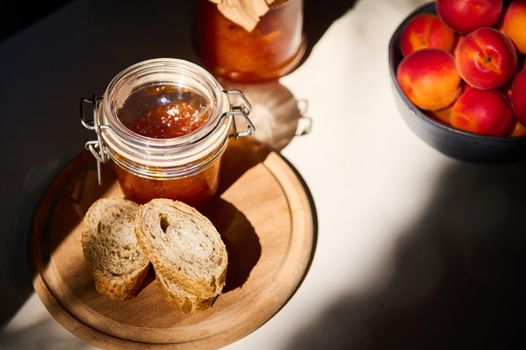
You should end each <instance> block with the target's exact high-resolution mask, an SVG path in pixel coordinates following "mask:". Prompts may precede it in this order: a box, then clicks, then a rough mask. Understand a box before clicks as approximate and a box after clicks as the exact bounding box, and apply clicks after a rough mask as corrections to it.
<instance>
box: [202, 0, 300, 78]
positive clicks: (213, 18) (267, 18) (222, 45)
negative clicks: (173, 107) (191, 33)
mask: <svg viewBox="0 0 526 350" xmlns="http://www.w3.org/2000/svg"><path fill="white" fill-rule="evenodd" d="M196 22H197V23H196V42H195V44H196V49H197V52H198V55H199V57H200V59H201V61H202V63H203V65H204V66H205V67H206V68H207V69H209V70H210V71H212V72H213V73H214V74H215V75H217V76H221V77H224V78H227V79H229V80H233V81H238V82H245V83H253V82H261V81H267V80H274V79H277V78H279V77H281V76H284V75H286V74H287V73H289V72H291V71H292V70H293V69H294V68H295V67H296V66H297V65H298V63H299V62H300V60H301V58H302V57H303V54H304V53H305V40H304V35H303V0H277V1H274V2H273V3H272V4H271V5H270V9H269V11H268V12H267V13H265V14H264V15H263V16H262V17H261V18H260V19H259V22H258V23H257V25H256V26H255V28H254V29H253V30H251V31H248V30H246V29H245V28H243V27H242V26H240V25H238V24H236V23H235V22H233V21H231V20H230V19H228V18H227V17H225V16H224V15H223V14H222V13H221V12H220V11H219V10H218V7H217V5H216V4H214V3H212V2H211V1H209V0H199V1H198V5H197V21H196Z"/></svg>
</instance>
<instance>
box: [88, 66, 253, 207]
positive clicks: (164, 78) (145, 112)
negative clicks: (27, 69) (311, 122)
mask: <svg viewBox="0 0 526 350" xmlns="http://www.w3.org/2000/svg"><path fill="white" fill-rule="evenodd" d="M234 95H236V96H237V97H236V98H235V100H236V102H240V104H239V105H233V104H232V103H231V101H230V97H231V96H234ZM87 102H91V103H92V104H93V118H92V120H90V121H87V120H86V119H87V118H86V116H85V115H84V112H83V116H82V123H83V125H84V126H85V127H87V128H89V129H91V130H94V131H95V132H96V133H97V140H93V141H88V142H87V143H86V148H88V149H89V150H90V151H91V152H92V154H93V155H94V156H95V158H97V164H98V165H100V162H105V161H106V160H108V159H111V160H112V161H113V163H114V164H115V170H116V173H117V178H118V180H119V184H120V187H121V189H122V192H123V193H124V195H125V196H126V197H127V198H129V199H132V200H134V201H136V202H138V203H145V202H148V201H149V200H151V199H153V198H171V199H176V200H180V201H183V202H185V203H187V204H190V205H192V206H194V207H197V208H200V209H202V208H203V207H205V206H206V205H207V204H208V202H209V201H210V200H211V199H212V197H213V196H214V194H215V192H216V190H217V187H218V183H219V170H220V163H221V155H222V154H223V152H224V150H225V148H226V147H227V144H228V140H229V138H231V137H238V136H246V135H250V134H251V133H252V132H253V131H254V126H253V125H252V123H251V122H250V120H249V119H248V114H249V112H250V104H249V103H248V101H246V99H245V98H244V96H243V94H242V93H241V92H240V91H237V90H223V89H222V88H221V86H220V85H219V83H218V82H217V81H216V80H215V79H214V77H213V76H212V75H211V74H210V73H208V72H207V71H206V70H204V69H203V68H201V67H199V66H197V65H195V64H193V63H190V62H187V61H183V60H178V59H168V58H163V59H153V60H148V61H144V62H141V63H138V64H135V65H133V66H131V67H129V68H126V69H125V70H123V71H122V72H121V73H119V74H118V75H117V76H115V78H113V80H112V81H111V82H110V84H109V85H108V87H107V89H106V91H105V93H104V95H103V98H102V99H95V100H87V99H84V100H83V106H85V103H87ZM239 117H241V118H239ZM241 119H242V120H243V123H244V127H240V125H236V124H239V123H241V121H240V120H241ZM99 181H100V170H99Z"/></svg>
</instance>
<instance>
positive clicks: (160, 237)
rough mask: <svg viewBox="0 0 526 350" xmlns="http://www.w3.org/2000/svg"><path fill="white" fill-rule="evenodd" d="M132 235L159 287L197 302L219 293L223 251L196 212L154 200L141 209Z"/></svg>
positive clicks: (175, 203)
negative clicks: (178, 291)
mask: <svg viewBox="0 0 526 350" xmlns="http://www.w3.org/2000/svg"><path fill="white" fill-rule="evenodd" d="M135 233H136V234H137V238H138V240H139V245H140V246H141V249H142V250H143V252H144V254H146V256H147V257H148V259H149V260H150V261H151V262H152V264H153V267H154V269H155V273H156V275H157V277H158V278H159V276H161V280H160V283H161V285H163V284H164V285H165V286H168V287H169V286H171V285H176V286H178V287H179V288H180V289H181V290H183V291H184V292H187V293H189V294H190V295H193V296H194V297H195V298H197V300H208V299H213V298H215V297H216V296H217V295H218V294H219V293H220V292H221V290H222V288H223V286H224V285H225V277H226V270H227V264H228V257H227V252H226V248H225V245H224V243H223V241H222V240H221V236H220V235H219V233H218V232H217V230H216V229H215V227H214V225H213V224H212V223H211V222H210V221H209V220H208V219H207V218H206V217H205V216H203V215H202V214H200V213H199V212H198V211H197V210H195V209H194V208H192V207H190V206H188V205H186V204H184V203H182V202H178V201H172V200H169V199H154V200H152V201H150V202H149V203H146V204H144V205H142V206H141V207H140V209H139V211H138V214H137V217H136V221H135ZM162 277H164V279H162ZM163 281H164V283H163ZM166 281H169V282H171V283H167V282H166ZM175 294H177V293H175Z"/></svg>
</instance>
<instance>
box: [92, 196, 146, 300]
mask: <svg viewBox="0 0 526 350" xmlns="http://www.w3.org/2000/svg"><path fill="white" fill-rule="evenodd" d="M138 209H139V205H137V204H136V203H134V202H132V201H129V200H126V199H122V198H102V199H99V200H97V201H96V202H95V203H93V204H92V205H91V207H90V208H89V209H88V211H87V213H86V215H85V217H84V221H83V231H82V250H83V253H84V258H85V261H86V264H87V266H88V268H89V269H90V272H91V275H92V276H93V279H94V280H95V287H96V289H97V291H98V292H99V293H101V294H104V295H106V296H108V297H109V298H111V299H118V300H126V299H129V298H131V297H133V296H134V294H135V293H136V292H137V290H138V288H139V287H140V285H141V283H142V281H143V280H144V278H145V277H146V275H147V274H148V270H149V266H150V262H149V261H148V259H147V258H146V256H145V255H144V253H143V252H142V250H141V249H140V248H139V244H138V241H137V236H136V235H135V232H134V222H135V217H136V214H137V210H138Z"/></svg>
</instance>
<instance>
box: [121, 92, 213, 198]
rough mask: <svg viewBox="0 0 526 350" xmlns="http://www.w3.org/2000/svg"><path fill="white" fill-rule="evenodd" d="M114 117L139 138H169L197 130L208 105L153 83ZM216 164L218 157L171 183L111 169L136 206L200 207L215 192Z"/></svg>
mask: <svg viewBox="0 0 526 350" xmlns="http://www.w3.org/2000/svg"><path fill="white" fill-rule="evenodd" d="M117 117H118V118H119V120H120V122H121V123H122V124H124V126H126V127H127V128H128V129H130V130H131V131H133V132H135V133H137V134H139V135H142V136H145V137H150V138H156V139H169V138H174V137H180V136H184V135H187V134H190V133H192V132H193V131H195V130H197V129H199V128H200V127H201V126H202V125H203V124H204V123H205V122H206V121H207V120H208V118H209V106H208V104H207V101H206V98H205V97H203V96H201V95H199V94H198V93H197V92H195V91H192V90H188V89H181V88H178V87H177V86H175V85H169V84H156V85H151V86H145V87H141V88H139V89H137V90H135V91H133V92H132V93H131V94H130V96H128V98H127V99H126V101H124V105H123V106H122V107H121V108H119V110H118V111H117ZM220 161H221V158H220V157H218V158H217V159H216V160H214V161H213V162H211V163H210V164H209V165H208V166H207V167H206V168H204V169H203V170H201V171H199V172H197V173H195V174H192V175H189V176H186V177H181V178H177V179H173V180H166V179H165V180H161V179H155V178H145V177H141V176H138V175H135V174H133V173H131V172H129V171H127V170H126V169H124V168H122V167H120V166H116V167H115V169H116V172H117V178H118V179H119V183H120V186H121V189H122V192H123V193H124V195H125V196H126V197H127V198H129V199H132V200H134V201H135V202H137V203H146V202H148V201H150V200H151V199H153V198H172V199H177V200H180V201H182V202H185V203H187V204H190V205H192V206H193V207H196V208H203V207H205V206H206V204H207V203H208V202H209V201H210V200H211V198H212V197H213V196H214V194H215V192H216V190H217V186H218V182H219V165H220Z"/></svg>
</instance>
